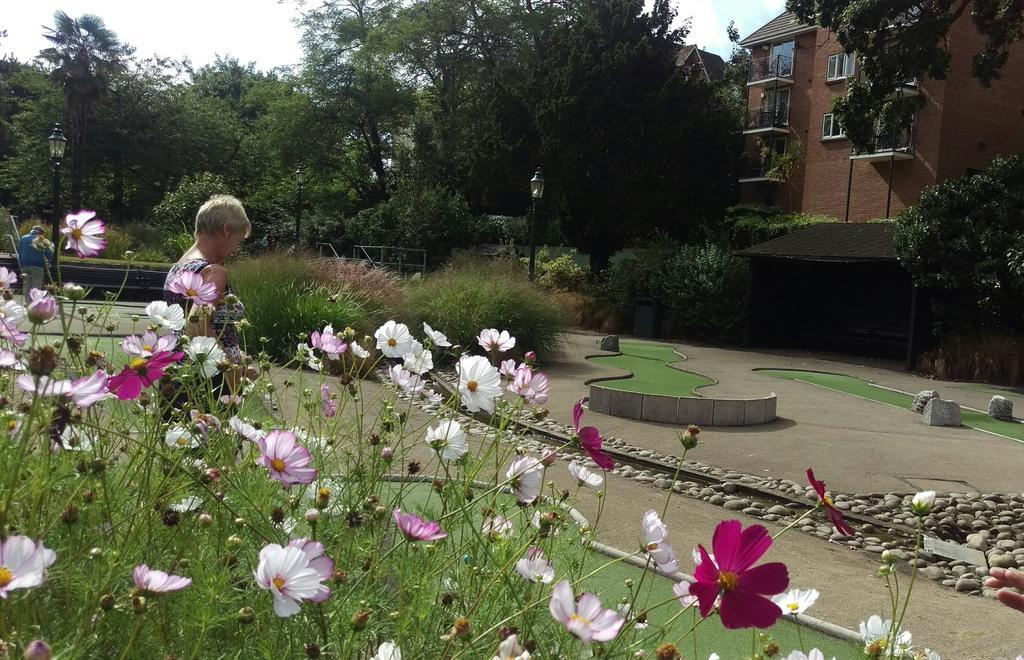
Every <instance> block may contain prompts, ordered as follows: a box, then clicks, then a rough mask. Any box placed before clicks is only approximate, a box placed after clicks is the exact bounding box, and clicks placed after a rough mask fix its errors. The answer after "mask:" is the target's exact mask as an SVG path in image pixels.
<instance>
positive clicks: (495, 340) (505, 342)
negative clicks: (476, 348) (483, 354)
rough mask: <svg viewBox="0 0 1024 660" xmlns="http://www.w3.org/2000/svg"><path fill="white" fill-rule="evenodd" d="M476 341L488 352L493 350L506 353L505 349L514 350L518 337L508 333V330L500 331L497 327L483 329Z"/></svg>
mask: <svg viewBox="0 0 1024 660" xmlns="http://www.w3.org/2000/svg"><path fill="white" fill-rule="evenodd" d="M476 341H477V343H478V344H480V347H481V348H482V349H484V350H485V351H487V352H488V353H490V352H493V351H497V352H498V353H504V352H505V351H508V350H512V349H513V348H515V345H516V338H515V337H513V336H512V335H510V334H508V330H502V331H501V332H498V330H497V329H496V328H487V329H486V330H481V331H480V334H479V335H478V336H477V338H476Z"/></svg>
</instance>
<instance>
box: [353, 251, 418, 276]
mask: <svg viewBox="0 0 1024 660" xmlns="http://www.w3.org/2000/svg"><path fill="white" fill-rule="evenodd" d="M352 258H353V259H358V260H360V261H368V262H369V263H371V264H373V265H374V266H377V267H378V268H387V269H388V270H393V271H395V272H397V273H398V274H399V275H405V274H409V273H419V274H420V275H425V274H426V272H427V251H426V250H419V249H416V248H400V247H393V246H390V245H355V246H353V247H352Z"/></svg>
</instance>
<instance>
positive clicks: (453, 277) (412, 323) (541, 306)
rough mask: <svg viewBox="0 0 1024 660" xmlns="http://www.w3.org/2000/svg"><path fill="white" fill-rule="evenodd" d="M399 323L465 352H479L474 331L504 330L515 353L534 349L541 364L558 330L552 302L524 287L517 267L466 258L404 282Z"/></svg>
mask: <svg viewBox="0 0 1024 660" xmlns="http://www.w3.org/2000/svg"><path fill="white" fill-rule="evenodd" d="M400 318H401V319H402V320H403V321H405V322H406V323H408V324H409V327H410V328H414V329H415V328H419V327H421V324H422V323H423V322H424V321H426V322H427V323H429V324H430V325H431V326H432V327H434V328H436V329H438V330H441V331H442V332H444V333H445V334H446V335H448V338H449V339H450V340H451V341H452V343H453V344H459V345H461V346H463V347H464V348H465V349H467V350H470V351H477V350H478V348H479V347H478V346H477V343H476V336H477V334H479V332H480V330H482V329H484V328H498V329H499V330H508V331H509V332H510V333H511V334H512V335H514V336H515V337H516V348H515V352H516V353H517V354H519V355H521V354H522V353H523V352H524V351H528V350H535V351H537V353H538V354H540V355H541V356H542V359H544V356H547V357H548V358H550V357H551V356H554V355H557V354H558V353H559V350H560V349H559V337H558V334H559V332H560V331H561V330H562V328H563V326H564V318H563V314H562V310H561V308H560V306H559V305H558V303H557V302H556V301H555V300H554V299H553V298H552V297H550V296H549V295H547V294H546V293H545V292H544V291H543V290H542V289H539V288H538V287H536V286H534V285H532V284H531V283H530V282H528V281H527V279H526V271H525V269H523V268H522V267H521V266H520V265H519V264H516V263H515V262H495V261H482V260H470V259H463V260H459V261H457V262H455V263H453V264H451V265H449V266H447V267H445V268H444V269H442V270H440V271H438V272H436V273H433V274H431V275H428V276H427V277H426V278H424V279H423V280H422V281H421V282H410V283H409V287H408V291H407V292H406V297H405V303H404V304H403V310H402V314H401V315H400Z"/></svg>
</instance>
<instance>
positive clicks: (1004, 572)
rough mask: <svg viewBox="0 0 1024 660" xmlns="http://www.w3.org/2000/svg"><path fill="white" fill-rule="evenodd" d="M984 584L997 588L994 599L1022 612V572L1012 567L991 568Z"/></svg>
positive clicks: (1023, 601)
mask: <svg viewBox="0 0 1024 660" xmlns="http://www.w3.org/2000/svg"><path fill="white" fill-rule="evenodd" d="M985 586H986V587H988V588H990V589H998V590H999V591H997V592H996V599H997V600H998V601H999V602H1000V603H1002V604H1003V605H1006V606H1007V607H1012V608H1013V609H1015V610H1019V611H1021V612H1024V572H1022V571H1018V570H1016V569H1012V568H991V569H989V576H988V577H987V578H986V579H985ZM1013 589H1016V590H1017V591H1013Z"/></svg>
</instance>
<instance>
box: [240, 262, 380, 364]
mask: <svg viewBox="0 0 1024 660" xmlns="http://www.w3.org/2000/svg"><path fill="white" fill-rule="evenodd" d="M231 284H232V287H233V288H234V290H235V292H236V293H237V294H238V296H239V297H240V298H241V300H242V302H243V303H244V304H245V311H246V318H247V319H248V321H249V324H250V327H249V328H247V329H246V330H244V332H243V340H244V342H245V346H246V349H247V350H248V351H250V352H257V351H258V350H260V349H261V348H262V349H263V350H266V351H267V353H269V354H270V355H271V356H272V357H273V358H275V359H277V360H282V361H286V360H288V359H290V358H291V357H292V356H293V355H294V354H295V346H296V344H298V343H299V342H301V341H304V339H302V337H303V336H304V335H308V334H309V333H310V332H311V331H312V330H316V329H320V328H323V326H324V325H326V324H328V323H331V324H333V325H334V326H335V328H337V329H338V331H339V332H340V331H341V330H342V329H343V328H344V327H345V326H352V327H353V328H355V329H356V330H357V331H359V333H360V334H362V333H366V332H369V331H370V330H372V328H371V327H370V325H371V324H370V323H368V319H367V316H368V315H367V313H366V311H365V307H364V303H363V300H361V299H360V296H358V295H357V294H355V293H352V292H347V291H342V290H340V289H338V288H337V287H333V288H332V287H328V286H325V285H323V284H320V283H319V282H318V281H317V278H316V273H315V270H314V264H313V262H312V260H311V259H308V258H302V257H297V256H296V255H294V254H286V253H269V254H264V255H262V256H261V257H260V258H258V259H244V260H242V261H239V262H238V263H237V264H233V265H232V266H231ZM260 337H266V338H267V339H268V340H269V341H268V342H267V343H266V344H265V345H261V344H260V341H259V340H260Z"/></svg>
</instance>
